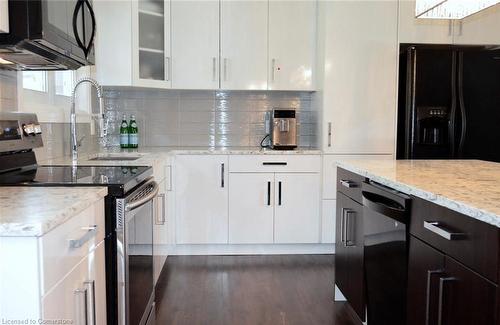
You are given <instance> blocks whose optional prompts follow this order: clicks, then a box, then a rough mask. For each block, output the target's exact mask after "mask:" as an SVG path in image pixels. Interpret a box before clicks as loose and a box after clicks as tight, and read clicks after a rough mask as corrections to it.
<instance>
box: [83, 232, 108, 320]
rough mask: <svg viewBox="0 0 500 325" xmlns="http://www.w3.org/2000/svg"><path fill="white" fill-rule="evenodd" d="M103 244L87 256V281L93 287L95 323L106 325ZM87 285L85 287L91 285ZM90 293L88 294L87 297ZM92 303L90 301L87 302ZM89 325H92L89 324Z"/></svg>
mask: <svg viewBox="0 0 500 325" xmlns="http://www.w3.org/2000/svg"><path fill="white" fill-rule="evenodd" d="M104 245H105V242H104V241H103V242H101V243H100V244H99V245H98V246H97V247H96V249H95V250H94V251H93V252H92V253H91V254H90V255H89V278H88V281H90V282H91V283H92V281H93V286H94V292H95V293H94V299H95V302H94V306H93V307H94V308H95V319H96V321H95V323H94V324H106V320H107V318H106V270H105V265H106V260H105V251H104ZM91 283H89V284H88V285H87V287H89V286H90V285H92V284H91ZM90 294H92V292H89V295H90ZM89 303H92V301H89ZM89 324H92V323H90V322H89Z"/></svg>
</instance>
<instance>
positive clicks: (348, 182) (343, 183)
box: [340, 179, 356, 188]
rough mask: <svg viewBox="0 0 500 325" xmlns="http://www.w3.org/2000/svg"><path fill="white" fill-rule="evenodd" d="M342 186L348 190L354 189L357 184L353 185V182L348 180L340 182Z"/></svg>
mask: <svg viewBox="0 0 500 325" xmlns="http://www.w3.org/2000/svg"><path fill="white" fill-rule="evenodd" d="M340 185H342V186H343V187H347V188H353V187H356V184H355V183H353V182H352V181H350V180H346V179H341V180H340Z"/></svg>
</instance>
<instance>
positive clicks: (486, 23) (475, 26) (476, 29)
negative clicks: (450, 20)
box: [454, 5, 500, 45]
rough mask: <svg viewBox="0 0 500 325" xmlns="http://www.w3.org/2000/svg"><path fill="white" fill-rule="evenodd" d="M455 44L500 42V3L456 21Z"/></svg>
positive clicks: (494, 43) (495, 43) (490, 43)
mask: <svg viewBox="0 0 500 325" xmlns="http://www.w3.org/2000/svg"><path fill="white" fill-rule="evenodd" d="M454 26H455V27H454V30H455V33H454V43H455V44H461V45H463V44H465V45H467V44H478V45H499V44H500V5H495V6H493V7H491V8H488V9H485V10H483V11H480V12H478V13H476V14H474V15H471V16H469V17H465V18H464V19H462V20H458V21H455V22H454Z"/></svg>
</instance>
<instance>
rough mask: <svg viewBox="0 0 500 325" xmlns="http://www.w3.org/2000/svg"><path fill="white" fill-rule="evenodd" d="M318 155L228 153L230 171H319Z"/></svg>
mask: <svg viewBox="0 0 500 325" xmlns="http://www.w3.org/2000/svg"><path fill="white" fill-rule="evenodd" d="M320 171H321V156H320V155H290V156H287V155H230V156H229V172H232V173H238V172H241V173H248V172H250V173H269V172H270V173H294V172H297V173H308V172H310V173H319V172H320Z"/></svg>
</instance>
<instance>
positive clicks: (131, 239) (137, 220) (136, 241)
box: [116, 179, 159, 325]
mask: <svg viewBox="0 0 500 325" xmlns="http://www.w3.org/2000/svg"><path fill="white" fill-rule="evenodd" d="M158 189H159V188H158V184H157V183H156V182H155V181H154V180H152V179H150V180H149V181H146V182H145V183H144V184H143V185H141V186H140V187H139V188H138V189H137V190H135V191H134V192H132V193H131V194H130V195H128V196H127V197H126V198H124V199H118V200H117V209H118V210H120V212H121V215H120V214H119V213H117V229H116V235H117V255H118V256H117V263H118V265H117V267H118V269H117V271H118V324H119V325H143V324H147V323H148V317H149V316H150V313H151V314H152V307H153V305H154V283H153V220H154V218H155V207H154V198H155V197H156V196H157V195H158ZM117 212H118V211H117ZM121 216H123V217H121Z"/></svg>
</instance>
